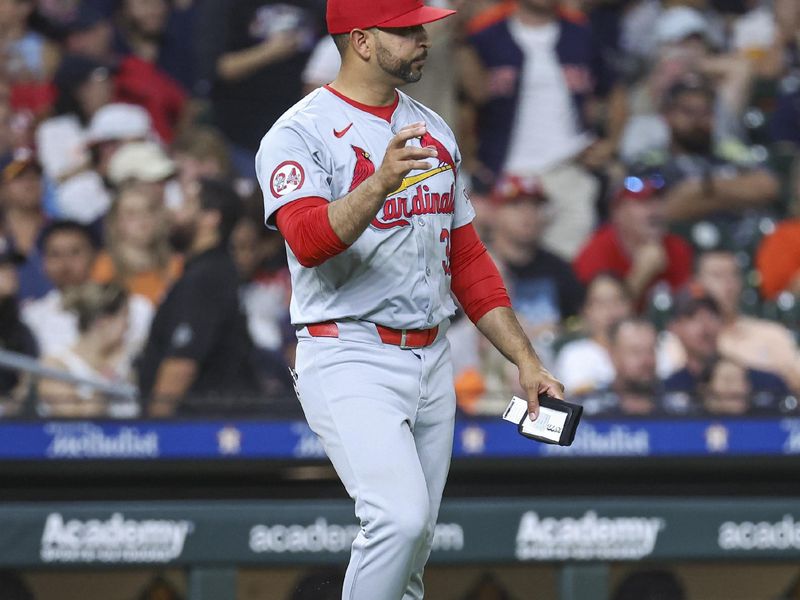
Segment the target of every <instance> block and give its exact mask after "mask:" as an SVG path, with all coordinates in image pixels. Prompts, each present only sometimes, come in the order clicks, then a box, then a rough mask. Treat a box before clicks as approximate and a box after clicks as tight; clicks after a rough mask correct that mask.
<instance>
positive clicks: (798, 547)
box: [0, 498, 800, 568]
mask: <svg viewBox="0 0 800 600" xmlns="http://www.w3.org/2000/svg"><path fill="white" fill-rule="evenodd" d="M358 533H359V526H358V523H357V522H356V521H355V518H354V516H353V511H352V507H351V505H350V504H349V503H348V502H343V501H292V502H280V501H264V502H157V503H97V504H63V505H40V504H36V505H8V504H7V505H4V506H3V507H2V508H0V567H32V566H47V565H52V566H56V565H60V566H66V565H70V566H87V567H88V566H91V567H93V568H96V567H98V566H109V567H112V566H120V565H147V564H176V565H190V564H194V565H198V564H204V563H205V564H216V565H225V564H229V565H248V564H250V565H258V564H263V565H296V564H323V563H341V562H344V561H346V560H347V557H348V554H349V551H350V545H351V544H352V542H353V539H355V537H356V536H357V535H358ZM731 558H736V559H738V558H747V559H760V558H763V559H773V560H774V559H779V560H780V559H786V560H798V559H800V503H798V502H796V501H792V500H791V499H786V500H776V499H768V498H750V499H741V500H740V499H737V500H698V499H681V498H670V499H668V500H656V499H651V498H643V499H639V500H637V499H624V500H615V499H598V500H589V499H586V500H573V499H566V498H565V499H547V500H538V499H519V498H515V499H469V500H451V501H446V502H445V503H444V505H443V506H442V510H441V515H440V519H439V523H438V525H437V526H436V531H435V535H434V546H433V553H432V557H431V560H432V561H434V562H436V563H439V564H442V563H449V564H458V563H470V562H493V563H516V562H528V561H540V562H562V561H570V562H574V561H633V560H637V561H638V560H648V559H654V560H672V559H675V560H680V559H695V560H703V559H709V560H719V559H731Z"/></svg>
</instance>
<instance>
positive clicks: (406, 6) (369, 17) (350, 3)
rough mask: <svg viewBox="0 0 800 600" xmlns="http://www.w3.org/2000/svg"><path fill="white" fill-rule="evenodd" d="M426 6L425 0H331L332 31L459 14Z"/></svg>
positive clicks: (405, 23) (428, 20)
mask: <svg viewBox="0 0 800 600" xmlns="http://www.w3.org/2000/svg"><path fill="white" fill-rule="evenodd" d="M455 12H456V11H454V10H447V9H445V8H433V7H432V6H425V4H424V3H423V1H422V0H328V33H330V34H331V35H336V34H339V33H350V32H351V31H352V30H353V29H369V28H370V27H385V28H387V29H390V28H393V27H415V26H417V25H424V24H425V23H432V22H434V21H438V20H439V19H444V18H445V17H449V16H450V15H453V14H455Z"/></svg>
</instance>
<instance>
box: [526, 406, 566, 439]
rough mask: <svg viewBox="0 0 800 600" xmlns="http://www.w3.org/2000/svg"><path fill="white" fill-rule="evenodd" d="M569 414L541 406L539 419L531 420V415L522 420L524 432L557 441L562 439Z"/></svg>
mask: <svg viewBox="0 0 800 600" xmlns="http://www.w3.org/2000/svg"><path fill="white" fill-rule="evenodd" d="M567 416H568V413H566V412H561V411H558V410H552V409H550V408H545V407H544V406H540V407H539V418H538V419H536V420H535V421H531V419H530V417H525V420H524V421H523V422H522V432H523V433H527V434H529V435H537V436H539V437H540V438H544V439H546V440H550V441H553V442H557V441H558V440H559V439H561V432H562V431H564V424H565V423H566V422H567Z"/></svg>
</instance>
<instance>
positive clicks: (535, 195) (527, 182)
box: [492, 174, 547, 206]
mask: <svg viewBox="0 0 800 600" xmlns="http://www.w3.org/2000/svg"><path fill="white" fill-rule="evenodd" d="M517 200H529V201H531V202H534V203H536V204H542V203H544V202H547V194H546V193H545V191H544V188H543V187H542V183H541V181H540V180H539V178H538V177H521V176H519V175H509V174H505V175H503V176H501V177H500V179H499V180H498V181H497V183H496V184H495V186H494V188H493V189H492V201H493V202H494V203H495V204H496V205H498V206H502V205H503V204H507V203H509V202H515V201H517Z"/></svg>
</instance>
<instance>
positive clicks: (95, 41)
mask: <svg viewBox="0 0 800 600" xmlns="http://www.w3.org/2000/svg"><path fill="white" fill-rule="evenodd" d="M93 4H94V3H89V2H80V3H79V4H78V6H77V7H76V8H75V9H74V10H73V11H70V14H66V15H63V16H62V17H61V19H60V20H61V27H60V28H61V31H62V45H63V46H64V49H65V50H66V52H67V53H68V54H77V55H81V56H84V57H86V58H90V59H93V60H96V61H103V62H110V61H111V59H112V58H113V52H111V42H112V39H113V36H114V29H113V27H112V26H111V23H110V22H109V21H108V19H107V15H104V14H103V13H102V12H101V11H100V10H98V9H97V8H96V7H95V6H94V5H93Z"/></svg>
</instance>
